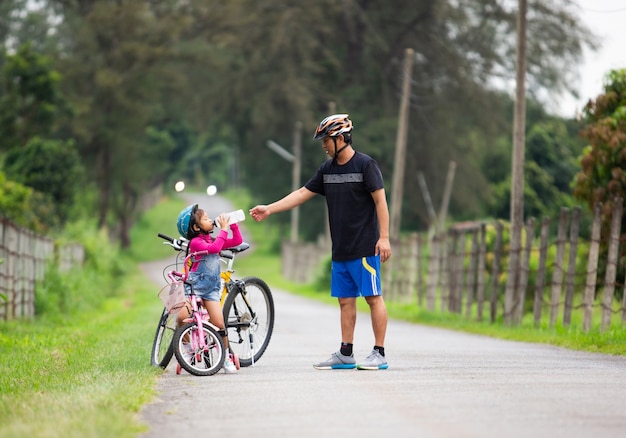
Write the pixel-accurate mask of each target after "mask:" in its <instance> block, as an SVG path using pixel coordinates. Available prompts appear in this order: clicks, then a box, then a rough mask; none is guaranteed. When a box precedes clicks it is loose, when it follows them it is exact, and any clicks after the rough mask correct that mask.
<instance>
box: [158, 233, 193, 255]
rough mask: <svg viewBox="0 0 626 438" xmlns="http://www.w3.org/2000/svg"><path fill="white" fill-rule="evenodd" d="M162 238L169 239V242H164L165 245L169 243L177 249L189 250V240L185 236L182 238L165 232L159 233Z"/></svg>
mask: <svg viewBox="0 0 626 438" xmlns="http://www.w3.org/2000/svg"><path fill="white" fill-rule="evenodd" d="M157 235H158V236H159V237H160V238H161V239H164V240H167V242H163V245H169V246H171V247H172V248H174V249H175V250H176V251H182V250H187V246H188V245H189V241H188V240H187V239H185V238H184V237H181V238H180V239H174V238H173V237H170V236H167V235H165V234H163V233H158V234H157Z"/></svg>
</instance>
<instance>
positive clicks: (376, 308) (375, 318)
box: [342, 295, 387, 347]
mask: <svg viewBox="0 0 626 438" xmlns="http://www.w3.org/2000/svg"><path fill="white" fill-rule="evenodd" d="M365 301H367V304H369V306H370V315H371V318H372V329H373V330H374V345H377V346H379V347H384V346H385V335H386V333H387V306H385V300H383V297H382V295H376V296H371V297H365ZM355 312H356V306H355ZM355 318H356V313H355ZM355 321H356V319H355ZM342 328H343V325H342ZM352 332H353V333H354V325H353V326H352Z"/></svg>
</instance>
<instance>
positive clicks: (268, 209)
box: [250, 114, 391, 370]
mask: <svg viewBox="0 0 626 438" xmlns="http://www.w3.org/2000/svg"><path fill="white" fill-rule="evenodd" d="M352 127H353V126H352V122H351V121H350V119H349V118H348V115H347V114H335V115H331V116H328V117H326V118H325V119H324V120H322V121H321V123H320V124H319V126H318V127H317V129H316V131H315V135H314V137H313V139H314V140H320V139H321V140H322V148H323V149H324V151H326V153H327V154H328V156H329V157H330V158H331V159H329V160H327V161H326V162H324V163H323V164H322V165H321V166H320V168H319V169H318V170H317V172H316V173H315V175H313V177H312V178H311V179H310V180H309V181H308V182H307V183H306V184H305V185H304V187H301V188H299V189H298V190H295V191H293V192H291V193H290V194H289V195H287V196H285V197H284V198H282V199H280V200H278V201H276V202H274V203H272V204H269V205H257V206H256V207H254V208H252V209H251V210H250V215H251V216H252V217H253V218H254V219H255V220H256V221H262V220H263V219H265V218H267V217H268V216H269V215H270V214H272V213H278V212H282V211H286V210H290V209H292V208H294V207H297V206H299V205H301V204H303V203H305V202H306V201H308V200H309V199H311V198H313V196H315V194H320V195H322V196H325V197H326V203H327V205H328V218H329V222H330V234H331V239H332V276H331V296H333V297H336V298H337V299H338V301H339V308H340V314H341V347H340V349H339V351H337V352H336V353H333V354H332V355H331V357H330V358H329V359H328V360H326V361H324V362H320V363H318V364H315V365H313V366H314V367H315V368H317V369H320V370H327V369H353V368H358V369H363V370H379V369H381V370H382V369H387V367H388V364H387V359H386V358H385V348H384V343H385V333H386V331H387V308H386V306H385V301H384V300H383V297H382V295H381V287H380V285H381V281H380V262H383V263H384V262H386V261H387V260H388V259H389V257H391V245H390V243H389V209H388V207H387V199H386V197H385V189H384V184H383V177H382V173H381V171H380V168H379V166H378V163H376V161H374V160H373V159H372V158H371V157H369V156H367V155H365V154H363V153H361V152H357V151H356V150H355V149H354V148H353V147H352ZM359 296H362V297H364V298H365V300H366V302H367V304H368V305H369V307H370V316H371V319H372V328H373V331H374V349H373V350H372V352H371V353H370V354H369V355H368V356H367V358H365V360H364V361H362V362H359V364H358V365H357V363H356V361H355V359H354V355H353V352H352V350H353V341H354V328H355V324H356V314H357V310H356V299H357V297H359Z"/></svg>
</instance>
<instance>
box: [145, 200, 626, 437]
mask: <svg viewBox="0 0 626 438" xmlns="http://www.w3.org/2000/svg"><path fill="white" fill-rule="evenodd" d="M212 202H213V200H212ZM201 206H202V203H201ZM235 208H243V206H241V207H238V206H235ZM227 210H229V209H228V208H225V209H224V211H227ZM247 220H250V219H249V218H248V219H247ZM164 263H165V262H160V263H153V264H147V265H145V266H144V269H145V271H146V273H147V274H149V275H150V277H151V278H153V279H154V280H155V282H156V283H157V284H159V285H162V282H163V280H162V276H161V274H162V268H163V265H164ZM258 276H259V277H262V276H263V275H262V273H259V274H258ZM271 286H272V285H271V284H270V287H271ZM272 291H273V294H274V301H275V305H276V321H275V327H274V335H273V337H272V340H271V342H270V344H269V347H268V349H267V351H266V353H265V354H264V356H263V357H262V358H261V359H260V360H259V361H258V362H257V364H256V366H255V367H248V368H241V369H240V370H239V373H238V374H235V375H226V374H223V373H222V372H220V373H218V374H216V375H214V376H210V377H194V376H191V375H189V374H186V373H184V372H183V374H181V375H176V374H175V373H174V370H173V366H174V362H175V360H173V361H172V364H170V367H169V368H168V369H167V370H165V371H164V373H163V375H162V377H161V378H160V379H159V381H158V383H157V388H156V390H157V393H158V394H157V397H156V399H155V400H154V401H153V402H151V403H149V404H147V405H146V406H144V408H143V409H142V411H141V412H140V419H141V420H142V421H143V422H145V423H146V424H148V425H149V427H150V430H149V432H148V433H146V434H143V435H142V437H146V438H160V437H169V436H174V435H176V436H186V435H195V434H198V435H199V436H244V434H245V435H247V436H256V437H286V436H298V437H326V436H341V437H381V436H386V435H387V436H394V437H568V438H572V437H594V438H600V437H623V436H626V412H625V410H624V406H626V357H614V356H607V355H601V354H592V353H584V352H576V351H570V350H566V349H562V348H557V347H551V346H546V345H535V344H529V343H521V342H511V341H504V340H497V339H492V338H488V337H483V336H477V335H470V334H465V333H459V332H454V331H448V330H443V329H436V328H430V327H425V326H421V325H417V324H409V323H405V322H400V321H393V320H390V321H389V326H388V331H387V340H386V345H385V350H386V355H387V358H388V360H389V369H388V370H382V371H359V370H333V371H318V370H315V369H314V368H313V367H312V364H313V363H315V362H319V361H321V360H324V359H326V358H327V357H328V356H329V355H330V353H332V352H333V351H335V350H337V349H338V346H339V341H340V337H339V310H338V306H332V305H327V304H322V303H318V302H314V301H310V300H307V299H304V298H301V297H298V296H295V295H291V294H289V293H287V292H285V291H280V290H276V289H272ZM155 324H156V321H155ZM372 342H373V335H372V331H371V325H370V320H369V314H367V313H365V314H359V315H358V318H357V328H356V333H355V356H356V357H357V361H358V359H360V358H364V357H365V356H366V355H367V354H368V353H369V351H370V350H371V348H372Z"/></svg>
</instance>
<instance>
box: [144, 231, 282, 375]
mask: <svg viewBox="0 0 626 438" xmlns="http://www.w3.org/2000/svg"><path fill="white" fill-rule="evenodd" d="M159 237H161V238H162V239H164V240H165V241H166V242H164V244H168V245H170V246H171V247H172V248H173V249H175V250H176V251H178V252H179V254H178V255H177V259H176V262H175V265H176V266H177V267H178V266H179V265H180V263H182V264H183V267H184V263H185V262H184V261H182V262H181V261H180V260H181V257H182V256H183V254H186V253H187V252H188V245H189V242H188V241H187V240H186V239H183V238H180V239H174V238H172V237H169V236H166V235H164V234H161V233H159ZM248 248H250V245H249V244H247V243H242V244H240V245H237V246H235V247H233V248H228V249H224V250H222V251H221V252H220V260H221V261H222V263H224V265H225V267H224V268H223V269H222V271H221V273H220V276H221V281H222V295H221V298H220V304H221V305H222V311H223V314H224V322H225V325H226V331H227V335H228V343H229V347H230V352H231V353H232V354H233V355H234V356H235V357H237V358H238V359H239V365H240V366H242V367H248V366H254V364H255V363H256V362H257V361H258V360H259V359H260V358H261V356H263V354H264V353H265V351H266V350H267V347H268V345H269V342H270V339H271V337H272V332H273V329H274V317H275V311H274V299H273V297H272V292H271V290H270V288H269V286H268V285H267V283H265V281H263V280H262V279H260V278H258V277H254V276H250V277H244V278H242V279H235V278H234V276H233V274H234V272H235V270H234V269H233V265H234V262H235V257H236V255H237V254H239V253H242V252H243V251H245V250H247V249H248ZM170 266H171V265H170ZM166 269H167V268H166ZM175 331H176V315H173V317H172V315H171V314H168V312H167V309H164V310H163V312H162V314H161V318H160V320H159V325H158V326H157V330H156V334H155V338H154V342H153V346H152V358H151V362H152V365H154V366H160V367H162V368H165V367H167V365H168V364H169V362H170V360H171V359H172V356H173V355H174V349H173V347H172V340H173V337H174V333H175Z"/></svg>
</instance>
